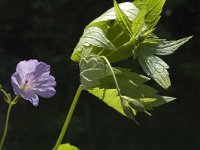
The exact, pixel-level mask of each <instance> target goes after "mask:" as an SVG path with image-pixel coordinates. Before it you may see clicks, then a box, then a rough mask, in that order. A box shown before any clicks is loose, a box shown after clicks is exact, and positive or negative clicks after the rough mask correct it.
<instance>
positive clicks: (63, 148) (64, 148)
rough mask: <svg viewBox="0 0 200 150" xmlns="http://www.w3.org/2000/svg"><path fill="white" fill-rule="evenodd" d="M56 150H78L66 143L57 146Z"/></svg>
mask: <svg viewBox="0 0 200 150" xmlns="http://www.w3.org/2000/svg"><path fill="white" fill-rule="evenodd" d="M58 150H79V149H78V148H77V147H75V146H72V145H70V144H69V143H67V144H61V145H59V147H58Z"/></svg>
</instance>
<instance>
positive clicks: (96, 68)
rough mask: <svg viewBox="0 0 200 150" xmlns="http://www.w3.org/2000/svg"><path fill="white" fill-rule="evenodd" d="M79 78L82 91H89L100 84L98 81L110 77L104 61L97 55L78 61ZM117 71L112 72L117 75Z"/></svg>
mask: <svg viewBox="0 0 200 150" xmlns="http://www.w3.org/2000/svg"><path fill="white" fill-rule="evenodd" d="M79 66H80V78H81V86H82V88H83V89H90V88H93V87H96V86H97V85H98V84H100V81H99V80H100V79H102V78H104V77H106V76H108V75H111V71H110V69H109V67H108V66H107V64H106V63H105V61H104V60H103V59H101V57H100V56H98V55H89V56H87V57H84V58H82V59H81V60H80V63H79ZM117 71H118V70H117V69H115V70H114V72H115V73H117Z"/></svg>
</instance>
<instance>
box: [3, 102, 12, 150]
mask: <svg viewBox="0 0 200 150" xmlns="http://www.w3.org/2000/svg"><path fill="white" fill-rule="evenodd" d="M12 105H13V104H12V102H11V101H10V102H9V105H8V111H7V115H6V124H5V128H4V132H3V136H2V139H1V144H0V150H2V148H3V144H4V141H5V138H6V134H7V131H8V122H9V118H10V112H11V108H12Z"/></svg>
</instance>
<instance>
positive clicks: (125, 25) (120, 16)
mask: <svg viewBox="0 0 200 150" xmlns="http://www.w3.org/2000/svg"><path fill="white" fill-rule="evenodd" d="M113 3H114V8H115V16H116V20H117V22H118V23H119V25H120V26H121V27H122V29H123V31H124V32H125V33H126V34H128V35H129V36H130V37H132V36H133V31H132V28H131V21H130V20H129V18H128V17H127V16H126V14H125V13H124V12H123V11H122V10H121V8H120V7H119V6H118V4H117V2H116V0H113Z"/></svg>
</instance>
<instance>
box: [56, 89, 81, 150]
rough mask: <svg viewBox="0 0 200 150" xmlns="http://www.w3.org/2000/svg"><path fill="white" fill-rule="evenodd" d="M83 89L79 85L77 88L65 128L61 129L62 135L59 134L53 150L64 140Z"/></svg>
mask: <svg viewBox="0 0 200 150" xmlns="http://www.w3.org/2000/svg"><path fill="white" fill-rule="evenodd" d="M81 91H82V87H81V86H79V87H78V90H77V92H76V94H75V96H74V99H73V102H72V105H71V107H70V109H69V112H68V115H67V118H66V120H65V123H64V125H63V128H62V130H61V132H60V135H59V137H58V140H57V142H56V145H55V146H54V148H53V150H57V149H58V147H59V145H60V144H61V142H62V139H63V137H64V135H65V133H66V131H67V128H68V126H69V123H70V121H71V118H72V115H73V112H74V109H75V107H76V104H77V102H78V99H79V97H80V94H81Z"/></svg>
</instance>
